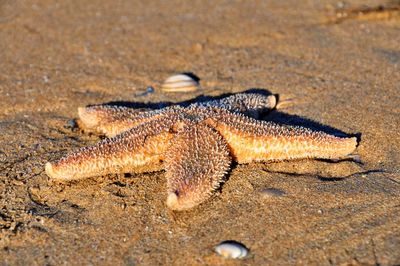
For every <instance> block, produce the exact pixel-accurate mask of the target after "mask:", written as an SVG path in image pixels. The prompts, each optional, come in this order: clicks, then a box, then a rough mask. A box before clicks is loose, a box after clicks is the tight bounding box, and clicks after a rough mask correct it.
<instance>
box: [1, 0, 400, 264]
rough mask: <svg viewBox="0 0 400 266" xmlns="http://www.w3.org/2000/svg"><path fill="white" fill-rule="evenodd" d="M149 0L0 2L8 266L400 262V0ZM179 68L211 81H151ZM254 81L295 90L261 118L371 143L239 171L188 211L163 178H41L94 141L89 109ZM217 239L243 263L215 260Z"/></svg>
mask: <svg viewBox="0 0 400 266" xmlns="http://www.w3.org/2000/svg"><path fill="white" fill-rule="evenodd" d="M147 2H148V1H134V2H133V1H132V2H127V1H126V2H122V1H120V2H117V3H111V1H104V0H99V1H90V2H89V1H84V2H82V1H65V2H59V1H50V0H43V1H25V2H24V3H23V4H22V3H16V2H14V1H8V0H5V1H0V40H1V41H0V94H1V105H0V133H1V134H0V262H1V265H26V264H31V265H32V264H37V265H45V264H47V265H59V264H63V263H68V264H71V265H78V264H95V265H110V264H112V263H114V264H119V265H183V264H186V265H202V264H206V265H271V264H274V265H287V264H308V265H310V264H318V265H331V264H333V265H374V264H375V265H395V264H400V225H399V224H400V197H399V193H400V172H399V162H400V155H399V152H400V133H399V125H400V98H399V91H400V83H399V81H400V71H399V67H400V48H399V43H400V14H399V12H398V11H396V9H390V8H388V6H389V4H390V5H392V6H396V5H400V4H399V3H398V2H395V1H392V2H391V3H389V4H387V3H386V2H383V1H346V2H345V3H343V2H338V1H316V0H315V1H237V2H230V1H213V2H212V3H206V2H203V1H193V2H190V3H189V2H185V1H168V2H163V1H151V2H150V3H147ZM300 2H302V3H300ZM382 4H383V8H377V7H379V5H382ZM365 5H366V6H368V7H372V8H370V10H369V11H368V12H367V11H365V9H363V10H364V11H362V12H361V11H360V9H359V8H362V7H363V6H365ZM385 8H386V9H385ZM346 10H347V11H346ZM354 10H356V11H354ZM371 10H372V11H371ZM343 14H345V15H344V16H343ZM185 71H190V72H193V73H195V74H196V75H198V76H199V77H200V78H201V85H202V90H201V91H199V92H196V93H169V94H166V93H163V92H162V91H160V90H159V89H158V88H160V83H161V82H162V81H163V80H164V79H165V78H166V77H168V76H169V75H172V74H175V73H180V72H185ZM147 86H154V88H155V89H156V90H155V92H154V93H151V94H143V92H144V91H145V90H146V87H147ZM250 88H261V89H265V90H268V91H270V92H271V93H276V94H279V96H280V98H281V99H294V101H293V102H292V104H291V105H288V106H286V107H285V108H283V109H279V110H276V111H273V112H272V113H270V114H269V115H268V116H265V117H263V119H269V120H273V121H277V122H280V123H287V124H299V125H303V126H307V127H312V128H317V129H322V130H328V131H329V130H331V131H332V130H333V131H336V132H344V133H347V134H358V136H360V135H361V142H360V144H359V147H358V148H357V151H356V152H357V154H358V155H359V156H360V157H361V159H362V162H363V164H357V163H355V162H352V161H342V162H337V163H332V162H326V161H317V160H300V161H293V162H281V163H269V164H267V163H252V164H248V165H234V166H233V167H232V170H231V172H230V173H229V179H228V181H227V182H226V183H225V184H224V185H223V186H222V187H221V189H220V190H219V191H217V192H216V193H215V194H214V196H213V197H212V198H211V199H210V200H208V201H207V202H205V203H204V204H202V205H201V206H199V207H198V208H195V209H193V210H190V211H186V212H178V213H174V212H171V211H169V210H168V209H167V208H166V206H165V199H166V182H165V179H164V173H163V172H157V173H148V174H140V175H129V174H126V175H109V176H103V177H95V178H89V179H86V180H82V181H76V182H70V183H56V182H53V181H51V180H49V178H48V177H47V176H46V174H45V173H44V164H45V163H46V162H47V161H52V160H56V159H59V158H60V157H61V156H63V155H65V154H66V153H67V152H69V151H72V150H74V149H76V148H78V147H83V146H88V145H90V144H93V143H95V142H97V141H98V140H99V139H100V138H99V137H98V136H96V135H93V134H87V133H85V132H82V131H81V130H79V129H77V128H75V127H74V125H73V123H72V122H71V119H73V118H76V117H77V108H78V107H80V106H85V105H88V104H98V103H106V102H112V101H123V102H141V103H156V102H163V101H171V102H181V101H185V100H190V99H193V98H195V97H197V96H199V95H201V94H204V95H209V96H218V95H221V94H224V93H236V92H241V91H245V90H248V89H250ZM267 188H276V189H279V190H282V191H284V192H285V195H283V196H270V197H265V196H263V195H262V194H260V191H262V190H264V189H267ZM224 240H236V241H239V242H241V243H243V244H245V245H246V246H247V247H248V248H249V249H250V256H249V257H247V258H245V259H242V260H226V259H223V258H221V257H219V256H218V255H216V254H215V253H214V252H213V247H214V246H215V245H216V244H218V243H219V242H221V241H224Z"/></svg>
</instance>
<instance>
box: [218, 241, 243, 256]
mask: <svg viewBox="0 0 400 266" xmlns="http://www.w3.org/2000/svg"><path fill="white" fill-rule="evenodd" d="M214 250H215V252H216V253H218V254H219V255H220V256H222V257H224V258H226V259H241V258H244V257H246V256H247V255H248V254H249V250H248V249H247V248H246V247H245V246H244V245H243V244H241V243H239V242H236V241H232V240H229V241H223V242H221V243H220V244H218V245H217V246H216V247H215V248H214Z"/></svg>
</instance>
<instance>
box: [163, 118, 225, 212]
mask: <svg viewBox="0 0 400 266" xmlns="http://www.w3.org/2000/svg"><path fill="white" fill-rule="evenodd" d="M230 164H231V157H230V155H229V150H228V147H227V145H226V143H225V141H224V140H223V139H222V137H221V135H219V134H218V132H216V131H215V130H214V129H212V128H210V127H209V126H207V125H205V124H194V123H190V124H189V125H186V126H185V127H184V128H183V129H181V130H180V131H178V133H177V135H176V136H175V138H174V139H173V141H172V142H171V146H170V147H169V149H168V150H167V153H166V158H165V169H166V178H167V183H168V198H167V206H168V207H169V208H170V209H172V210H185V209H190V208H192V207H195V206H196V205H198V204H200V203H202V202H203V201H205V200H206V199H208V198H209V197H210V195H211V192H212V191H213V190H214V189H216V188H217V187H218V186H219V185H220V183H221V181H222V179H223V177H224V176H225V174H226V173H227V171H228V170H229V166H230Z"/></svg>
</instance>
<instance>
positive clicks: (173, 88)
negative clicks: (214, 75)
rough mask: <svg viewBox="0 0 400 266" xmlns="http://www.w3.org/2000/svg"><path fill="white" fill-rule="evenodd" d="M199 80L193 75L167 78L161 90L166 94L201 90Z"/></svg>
mask: <svg viewBox="0 0 400 266" xmlns="http://www.w3.org/2000/svg"><path fill="white" fill-rule="evenodd" d="M199 80H200V79H199V78H198V77H196V76H195V75H193V74H186V73H183V74H178V75H173V76H170V77H169V78H167V79H166V80H165V81H164V83H163V84H162V85H161V90H163V91H165V92H187V91H195V90H197V89H198V88H199V86H200V84H199Z"/></svg>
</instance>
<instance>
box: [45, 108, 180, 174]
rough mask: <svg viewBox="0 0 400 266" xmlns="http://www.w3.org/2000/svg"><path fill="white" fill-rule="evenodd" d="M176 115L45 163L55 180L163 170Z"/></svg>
mask: <svg viewBox="0 0 400 266" xmlns="http://www.w3.org/2000/svg"><path fill="white" fill-rule="evenodd" d="M175 118H176V116H174V115H173V114H170V115H169V116H168V117H162V118H159V119H155V120H153V121H151V122H149V123H146V124H140V125H138V126H136V127H134V128H132V129H130V130H129V131H126V132H124V133H122V134H120V135H117V136H116V137H114V138H111V139H105V140H103V141H101V142H99V143H98V144H96V145H94V146H92V147H88V148H82V149H80V150H78V151H77V152H74V153H72V154H69V155H67V156H65V157H63V158H61V159H60V160H59V161H57V162H55V163H47V164H46V166H45V169H46V173H47V175H48V176H50V177H51V178H54V179H61V180H74V179H81V178H85V177H91V176H98V175H105V174H110V173H140V172H150V171H157V170H161V169H162V160H163V159H164V154H165V150H166V149H167V147H168V146H169V142H170V140H171V139H172V137H173V135H172V133H171V132H170V131H169V130H170V128H171V127H172V126H173V124H174V123H175Z"/></svg>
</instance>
